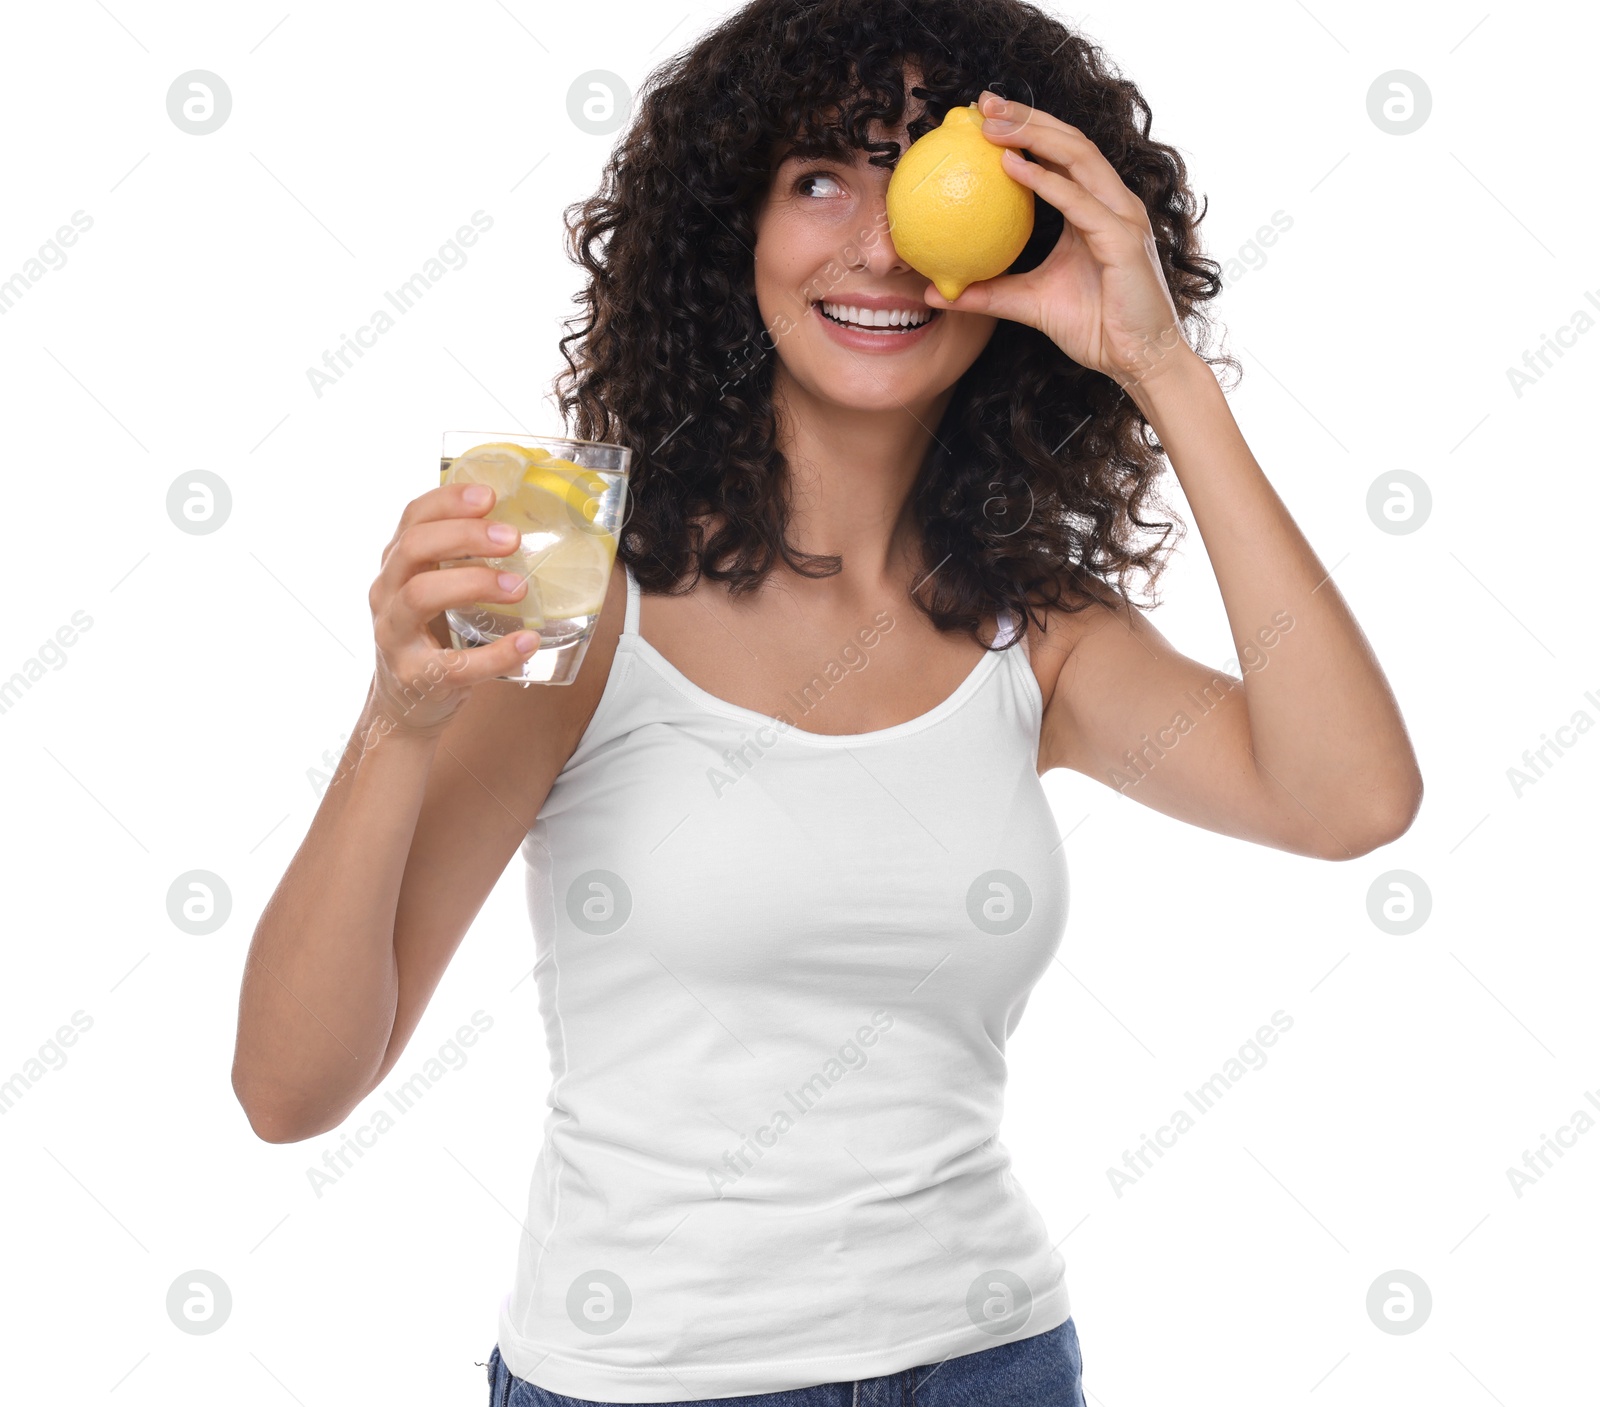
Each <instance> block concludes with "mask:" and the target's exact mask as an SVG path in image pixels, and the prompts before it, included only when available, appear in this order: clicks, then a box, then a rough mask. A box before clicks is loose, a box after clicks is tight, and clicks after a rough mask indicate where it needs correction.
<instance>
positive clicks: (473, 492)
mask: <svg viewBox="0 0 1600 1407" xmlns="http://www.w3.org/2000/svg"><path fill="white" fill-rule="evenodd" d="M462 497H463V498H465V499H466V500H467V502H468V503H470V504H471V505H472V506H473V507H474V508H482V507H483V505H484V504H486V503H492V502H493V501H494V490H493V489H491V488H490V487H488V485H486V484H474V485H473V486H472V487H471V488H469V489H468V490H467V491H466V493H464V494H463V495H462Z"/></svg>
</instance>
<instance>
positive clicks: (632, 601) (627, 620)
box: [622, 562, 639, 635]
mask: <svg viewBox="0 0 1600 1407" xmlns="http://www.w3.org/2000/svg"><path fill="white" fill-rule="evenodd" d="M622 570H623V572H624V573H625V574H626V575H627V578H628V608H627V610H626V611H625V612H623V616H622V633H623V634H624V635H637V634H638V633H639V583H638V582H637V581H635V580H634V579H633V568H632V567H630V566H629V565H628V564H627V563H626V562H624V563H623V564H622Z"/></svg>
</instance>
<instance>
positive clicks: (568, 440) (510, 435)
mask: <svg viewBox="0 0 1600 1407" xmlns="http://www.w3.org/2000/svg"><path fill="white" fill-rule="evenodd" d="M440 434H441V435H486V436H491V435H498V436H499V437H500V441H501V442H503V443H505V444H511V443H512V442H514V441H515V440H517V439H524V440H544V441H546V442H548V443H550V444H557V445H588V446H589V447H590V448H591V449H619V450H625V451H626V452H627V453H628V454H630V455H631V454H632V453H633V451H632V450H631V449H629V448H628V446H627V445H618V444H613V443H612V442H611V441H610V440H580V439H577V438H575V437H574V436H572V435H534V434H530V433H528V432H527V431H523V430H509V431H507V430H442V431H440ZM489 443H490V444H493V443H495V441H494V440H492V439H491V440H490V441H489ZM594 472H595V473H597V474H616V473H620V472H621V471H620V470H617V469H596V470H595V471H594Z"/></svg>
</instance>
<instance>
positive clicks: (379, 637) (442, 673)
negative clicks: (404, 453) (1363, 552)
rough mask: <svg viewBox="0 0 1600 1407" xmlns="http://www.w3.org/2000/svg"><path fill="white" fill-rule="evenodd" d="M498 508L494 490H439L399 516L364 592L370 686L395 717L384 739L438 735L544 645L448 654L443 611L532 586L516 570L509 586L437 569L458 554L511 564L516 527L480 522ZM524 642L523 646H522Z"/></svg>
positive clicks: (471, 569) (534, 640) (476, 569)
mask: <svg viewBox="0 0 1600 1407" xmlns="http://www.w3.org/2000/svg"><path fill="white" fill-rule="evenodd" d="M492 507H494V490H493V489H490V488H486V487H484V486H483V485H481V484H441V485H440V486H439V487H438V488H436V489H429V490H428V492H427V493H424V494H419V495H418V496H417V497H416V498H414V499H412V500H411V502H410V503H408V504H407V505H406V508H405V512H403V513H402V514H401V515H400V526H399V527H398V528H396V529H395V534H394V536H393V537H392V538H391V539H390V540H389V545H388V547H387V548H385V549H384V554H383V566H382V568H381V569H380V571H379V572H378V576H377V579H376V580H375V581H374V582H373V583H372V589H371V590H370V591H368V592H367V604H368V605H369V606H371V608H372V629H373V636H374V639H375V641H376V643H377V649H378V659H377V667H376V669H375V671H374V674H373V688H374V691H375V695H376V700H375V701H376V703H377V706H378V709H379V711H380V713H381V714H382V715H385V716H387V718H388V719H389V720H390V725H389V726H388V727H386V728H385V730H384V731H386V732H388V731H392V730H393V729H401V730H404V731H406V732H410V733H416V734H433V733H438V732H440V731H442V730H443V728H444V726H445V724H446V723H448V722H449V721H450V718H451V716H452V715H453V714H454V713H455V711H456V710H457V709H458V708H460V707H461V705H462V704H463V703H464V702H465V701H466V697H467V694H468V693H469V692H470V691H471V689H472V686H473V685H474V684H478V683H481V682H482V681H483V680H485V679H493V678H494V677H495V676H496V675H500V674H516V673H519V672H520V671H521V669H522V665H523V662H524V661H525V660H526V659H527V657H528V655H529V654H531V653H532V652H533V650H535V649H536V648H537V647H538V643H539V637H538V635H537V634H535V633H534V632H532V631H525V630H524V631H518V632H517V633H516V634H514V635H508V636H506V637H504V638H503V639H500V640H497V641H496V642H495V643H494V644H492V645H479V646H475V647H474V648H472V649H470V650H455V649H452V648H450V636H449V632H448V630H447V629H446V627H445V623H444V619H443V614H442V613H443V611H444V610H445V608H446V607H451V606H454V607H462V606H470V605H471V604H472V603H473V602H475V601H483V602H494V601H505V602H511V601H519V600H521V599H522V597H523V596H524V595H525V594H526V593H527V590H528V584H527V582H525V581H523V580H522V579H521V578H520V577H514V574H511V573H506V574H504V575H505V576H506V578H507V579H511V580H513V582H514V584H513V585H511V586H509V587H507V586H503V585H502V584H501V580H500V579H501V576H502V573H500V572H497V571H496V569H495V568H493V567H485V566H478V565H461V566H456V567H452V568H450V569H449V570H448V571H440V570H439V564H440V563H441V562H443V561H446V560H448V559H450V558H452V557H456V558H459V557H490V558H493V557H505V556H509V555H510V554H511V553H512V552H514V551H515V550H516V546H517V536H518V535H517V531H516V529H515V528H512V527H507V526H506V525H505V524H503V523H488V522H485V521H484V516H483V515H484V514H485V513H487V512H488V511H489V510H490V509H491V508H492ZM502 539H504V540H502ZM519 641H524V642H526V648H525V649H523V648H519V647H518V642H519Z"/></svg>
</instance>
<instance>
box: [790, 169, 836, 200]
mask: <svg viewBox="0 0 1600 1407" xmlns="http://www.w3.org/2000/svg"><path fill="white" fill-rule="evenodd" d="M813 181H832V182H833V183H834V184H835V185H838V180H837V179H836V178H835V177H834V176H833V175H831V174H830V173H829V172H827V171H807V172H806V173H805V174H804V175H803V176H797V177H796V178H795V183H794V188H795V190H796V191H797V192H798V193H799V194H801V195H805V194H807V193H808V192H807V190H806V187H807V186H808V185H809V184H810V183H811V182H813Z"/></svg>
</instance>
